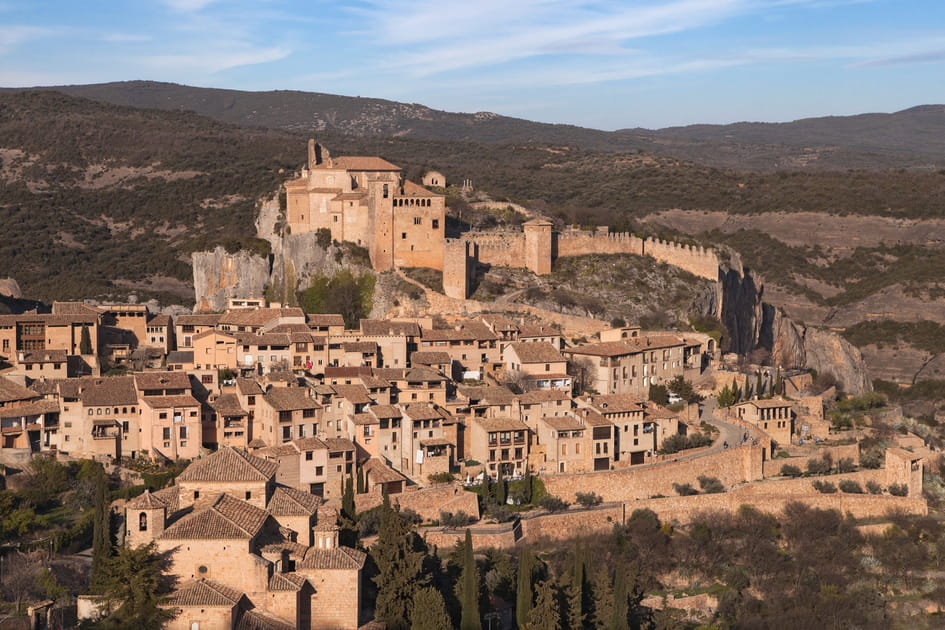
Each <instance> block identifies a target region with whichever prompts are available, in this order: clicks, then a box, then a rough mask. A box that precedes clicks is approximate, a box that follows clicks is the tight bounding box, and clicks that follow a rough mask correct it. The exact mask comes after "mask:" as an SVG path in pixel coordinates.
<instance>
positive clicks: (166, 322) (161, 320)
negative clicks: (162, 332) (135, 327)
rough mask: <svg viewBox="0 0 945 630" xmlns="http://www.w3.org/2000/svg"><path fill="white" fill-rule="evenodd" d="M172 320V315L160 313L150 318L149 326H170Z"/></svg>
mask: <svg viewBox="0 0 945 630" xmlns="http://www.w3.org/2000/svg"><path fill="white" fill-rule="evenodd" d="M172 322H173V320H171V316H170V315H164V314H162V313H159V314H157V315H154V316H152V317H151V319H149V320H148V326H170V325H171V323H172Z"/></svg>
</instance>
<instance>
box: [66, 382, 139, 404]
mask: <svg viewBox="0 0 945 630" xmlns="http://www.w3.org/2000/svg"><path fill="white" fill-rule="evenodd" d="M78 385H79V388H80V389H81V394H79V398H80V399H81V401H82V404H83V405H85V406H86V407H98V406H106V405H137V404H138V392H136V391H135V386H134V377H132V376H103V377H101V378H91V379H83V382H82V383H78ZM60 391H61V389H60Z"/></svg>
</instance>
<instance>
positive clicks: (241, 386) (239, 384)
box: [236, 377, 263, 396]
mask: <svg viewBox="0 0 945 630" xmlns="http://www.w3.org/2000/svg"><path fill="white" fill-rule="evenodd" d="M236 388H237V389H238V390H239V392H240V393H241V394H243V395H244V396H252V395H254V394H262V393H263V390H262V387H260V386H259V383H257V382H256V381H255V380H254V379H251V378H242V377H237V379H236Z"/></svg>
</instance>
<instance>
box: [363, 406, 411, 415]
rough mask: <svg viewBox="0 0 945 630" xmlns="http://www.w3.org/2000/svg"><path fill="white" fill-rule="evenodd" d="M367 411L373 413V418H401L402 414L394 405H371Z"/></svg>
mask: <svg viewBox="0 0 945 630" xmlns="http://www.w3.org/2000/svg"><path fill="white" fill-rule="evenodd" d="M368 411H369V412H371V414H373V415H374V417H375V418H403V417H404V414H402V413H401V412H400V409H399V408H397V407H395V406H394V405H371V406H370V407H368Z"/></svg>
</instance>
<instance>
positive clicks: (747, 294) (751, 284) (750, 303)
mask: <svg viewBox="0 0 945 630" xmlns="http://www.w3.org/2000/svg"><path fill="white" fill-rule="evenodd" d="M739 267H740V265H739ZM719 283H720V284H721V289H722V317H721V320H722V323H723V324H725V328H726V330H727V331H728V335H729V345H728V351H729V352H735V353H738V354H748V353H749V352H751V351H752V350H753V349H754V348H755V347H757V346H758V344H759V340H760V339H761V337H762V323H763V321H764V313H763V309H762V295H763V294H764V281H763V280H761V279H760V278H759V279H758V280H757V281H756V279H755V277H754V276H753V275H752V273H751V271H750V270H748V269H744V270H742V269H740V268H731V269H720V270H719Z"/></svg>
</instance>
